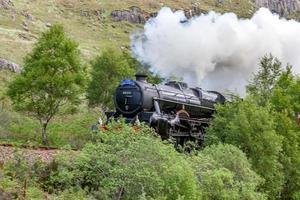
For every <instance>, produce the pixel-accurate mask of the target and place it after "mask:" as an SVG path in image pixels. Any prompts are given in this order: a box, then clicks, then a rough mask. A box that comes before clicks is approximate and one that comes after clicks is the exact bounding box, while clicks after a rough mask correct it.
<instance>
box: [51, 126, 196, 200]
mask: <svg viewBox="0 0 300 200" xmlns="http://www.w3.org/2000/svg"><path fill="white" fill-rule="evenodd" d="M153 134H154V133H153V132H152V130H150V129H149V128H147V127H141V130H140V131H139V132H138V133H137V132H136V131H135V130H134V129H133V128H132V127H130V126H128V125H125V124H115V123H113V124H111V125H110V127H109V130H108V131H106V132H100V133H99V137H100V138H101V142H99V143H98V144H89V145H87V146H86V147H85V148H84V149H83V150H82V151H81V152H80V153H79V155H78V156H76V157H69V158H67V157H63V158H60V159H59V161H58V162H57V163H58V166H57V169H56V170H53V171H52V176H51V178H50V182H49V187H50V188H51V187H52V188H54V189H56V190H65V189H70V188H72V187H77V186H79V187H81V188H82V189H85V190H87V191H89V192H90V193H92V194H93V195H94V197H96V198H99V199H112V198H117V199H119V198H122V199H138V198H147V199H149V198H166V199H177V198H184V199H197V195H198V191H197V181H196V179H195V177H194V174H193V170H192V168H191V167H190V166H189V163H188V162H187V161H186V160H185V159H184V157H183V155H181V154H179V153H178V152H176V151H175V149H174V147H173V146H172V145H170V144H163V143H162V141H161V139H160V138H158V137H155V136H153Z"/></svg>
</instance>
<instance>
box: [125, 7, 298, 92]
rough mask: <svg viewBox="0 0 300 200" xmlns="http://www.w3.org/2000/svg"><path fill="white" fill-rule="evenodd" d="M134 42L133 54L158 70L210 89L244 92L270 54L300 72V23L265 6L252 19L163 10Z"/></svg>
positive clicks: (137, 34) (151, 20) (150, 21)
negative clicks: (276, 13)
mask: <svg viewBox="0 0 300 200" xmlns="http://www.w3.org/2000/svg"><path fill="white" fill-rule="evenodd" d="M131 40H132V50H133V53H134V55H135V56H136V57H137V58H138V60H140V61H141V62H143V63H146V64H148V65H150V66H151V67H152V68H151V69H152V70H153V71H156V72H159V73H160V74H161V75H163V76H165V77H168V76H170V75H175V76H178V77H182V78H184V81H186V82H188V83H189V84H191V85H197V86H201V87H203V88H205V89H214V90H218V91H224V90H232V91H234V92H238V93H240V94H244V92H245V85H246V84H247V81H248V80H249V78H251V75H252V74H253V73H254V72H255V71H256V70H257V69H258V63H259V59H260V58H261V57H262V56H264V55H266V54H269V53H271V54H272V55H274V56H276V57H277V58H279V59H280V60H281V61H282V62H283V64H286V63H289V64H291V65H293V68H294V71H295V72H296V73H298V72H300V23H298V22H296V21H294V20H286V19H281V18H279V16H278V15H275V14H272V13H271V12H270V11H269V10H268V9H266V8H261V9H259V10H258V11H257V12H256V13H255V14H254V15H253V16H252V18H251V19H239V18H238V17H237V16H236V15H235V14H234V13H226V14H219V13H215V12H209V13H208V14H205V15H204V14H203V15H201V16H199V17H195V18H192V19H190V20H187V19H186V17H185V15H184V12H183V11H176V12H173V11H172V10H171V9H170V8H162V9H161V10H160V11H159V13H158V15H157V17H155V18H152V19H150V20H149V21H148V22H147V23H146V24H145V26H144V30H143V31H142V32H140V33H136V34H134V35H132V37H131Z"/></svg>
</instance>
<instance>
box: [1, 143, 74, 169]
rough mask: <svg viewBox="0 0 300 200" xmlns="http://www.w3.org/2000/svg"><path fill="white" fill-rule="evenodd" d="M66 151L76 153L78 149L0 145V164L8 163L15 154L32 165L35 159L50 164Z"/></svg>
mask: <svg viewBox="0 0 300 200" xmlns="http://www.w3.org/2000/svg"><path fill="white" fill-rule="evenodd" d="M67 151H78V149H71V150H69V149H68V150H67V149H62V148H56V147H45V146H30V145H21V146H15V145H12V144H0V163H3V164H5V163H7V162H9V161H10V160H12V159H13V158H14V157H15V155H16V154H18V155H21V156H22V157H24V159H26V160H28V161H29V162H32V163H33V162H34V161H35V160H37V159H41V160H42V161H43V162H46V163H50V162H51V161H53V159H54V158H55V155H57V154H58V153H61V152H67Z"/></svg>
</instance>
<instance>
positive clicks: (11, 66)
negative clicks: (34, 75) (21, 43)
mask: <svg viewBox="0 0 300 200" xmlns="http://www.w3.org/2000/svg"><path fill="white" fill-rule="evenodd" d="M4 69H5V70H10V71H12V72H15V73H20V72H21V71H22V67H21V66H20V65H18V64H16V63H13V62H11V61H8V60H5V59H3V58H0V70H4Z"/></svg>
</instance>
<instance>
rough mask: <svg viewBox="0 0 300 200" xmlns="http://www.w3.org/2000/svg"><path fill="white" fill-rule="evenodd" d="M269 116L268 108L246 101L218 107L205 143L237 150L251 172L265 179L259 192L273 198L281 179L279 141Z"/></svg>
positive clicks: (280, 146) (277, 194)
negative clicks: (248, 162) (249, 166)
mask: <svg viewBox="0 0 300 200" xmlns="http://www.w3.org/2000/svg"><path fill="white" fill-rule="evenodd" d="M270 113H271V111H270V110H269V108H268V107H259V106H257V105H256V104H255V103H253V102H251V101H250V100H249V99H245V100H244V101H235V102H232V103H228V104H226V105H225V106H219V107H218V108H217V114H216V115H215V118H214V121H213V123H212V125H211V126H210V127H209V128H208V130H207V135H208V136H209V138H208V143H218V142H224V143H228V144H233V145H235V146H238V147H240V148H241V149H242V150H243V151H244V152H245V153H246V155H247V156H248V157H249V159H250V161H251V164H252V166H253V169H254V171H255V172H257V173H258V174H259V175H261V176H262V177H263V178H264V179H265V184H264V185H263V188H262V189H263V191H265V192H267V193H268V195H269V197H270V198H276V197H278V196H279V195H280V192H281V187H282V184H283V179H284V178H283V172H282V165H281V163H280V161H279V158H280V152H281V150H282V137H281V136H279V135H278V134H277V133H276V130H275V124H274V116H273V115H272V114H270Z"/></svg>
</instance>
